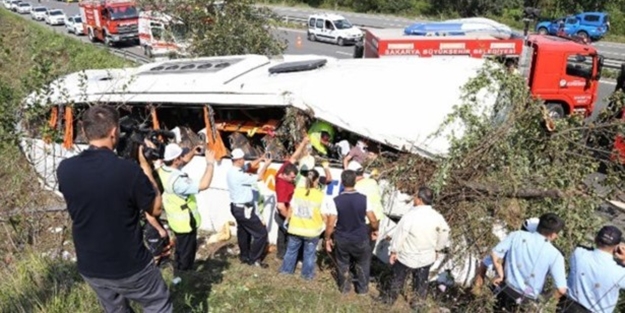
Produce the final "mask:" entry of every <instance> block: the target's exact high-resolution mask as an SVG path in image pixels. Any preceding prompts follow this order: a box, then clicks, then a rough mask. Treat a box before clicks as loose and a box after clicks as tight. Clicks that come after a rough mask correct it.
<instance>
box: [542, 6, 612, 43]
mask: <svg viewBox="0 0 625 313" xmlns="http://www.w3.org/2000/svg"><path fill="white" fill-rule="evenodd" d="M609 30H610V17H609V15H608V13H605V12H584V13H579V14H576V15H569V16H566V17H562V18H559V19H555V20H553V21H543V22H540V23H538V24H536V32H537V33H539V34H542V35H547V34H548V35H557V34H558V33H559V32H561V33H562V34H563V35H566V36H573V35H576V36H579V37H582V38H585V39H590V40H594V41H597V40H599V39H601V38H603V37H604V36H605V35H606V34H607V33H608V31H609Z"/></svg>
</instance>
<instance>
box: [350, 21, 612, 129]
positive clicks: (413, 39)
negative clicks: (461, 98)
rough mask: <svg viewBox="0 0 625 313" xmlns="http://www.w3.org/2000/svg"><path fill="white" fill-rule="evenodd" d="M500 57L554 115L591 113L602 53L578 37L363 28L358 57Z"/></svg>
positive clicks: (595, 98)
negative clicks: (510, 63) (511, 64)
mask: <svg viewBox="0 0 625 313" xmlns="http://www.w3.org/2000/svg"><path fill="white" fill-rule="evenodd" d="M401 56H403V57H406V56H415V57H437V56H458V57H476V58H482V57H485V56H498V57H501V59H504V60H505V59H507V60H512V61H514V62H515V63H517V64H518V67H519V70H520V72H521V73H522V74H523V75H524V76H525V78H526V80H527V83H528V85H529V88H530V90H531V92H532V94H533V95H534V96H536V97H537V98H541V99H543V100H544V101H545V104H546V106H547V108H548V110H549V114H550V116H551V117H553V118H558V117H563V116H566V115H569V114H573V113H578V114H583V115H585V116H589V115H590V114H591V113H592V110H593V108H594V103H595V101H596V100H597V88H598V85H599V79H600V78H601V69H602V67H603V57H602V56H600V55H599V54H598V52H597V50H596V49H595V48H594V47H593V46H591V45H588V44H585V43H584V42H582V41H580V40H577V39H575V38H562V37H555V36H542V35H530V36H528V39H527V40H525V38H523V37H521V36H514V35H513V36H510V37H509V38H501V37H496V36H491V35H488V34H485V33H475V34H466V35H462V36H411V35H404V34H403V30H402V29H365V36H364V39H363V42H362V43H360V44H358V45H357V47H356V48H355V50H354V57H356V58H358V57H364V58H384V57H401Z"/></svg>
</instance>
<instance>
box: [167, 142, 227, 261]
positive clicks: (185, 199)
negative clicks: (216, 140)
mask: <svg viewBox="0 0 625 313" xmlns="http://www.w3.org/2000/svg"><path fill="white" fill-rule="evenodd" d="M201 150H202V149H201V148H200V147H198V148H196V149H194V150H193V151H190V150H189V149H188V148H184V149H183V148H181V147H180V146H179V145H178V144H175V143H170V144H168V145H167V146H166V147H165V156H164V158H163V161H164V165H163V166H162V167H161V168H159V170H158V176H159V177H160V179H161V183H162V184H163V190H164V192H163V208H164V209H165V213H166V214H167V222H168V224H169V227H170V228H171V230H172V231H173V232H174V234H175V235H176V251H175V257H176V264H175V269H176V270H179V271H188V270H191V269H192V267H193V263H194V262H195V253H196V252H197V229H198V227H199V226H200V224H201V222H202V218H201V216H200V213H199V211H198V209H197V202H196V198H195V197H196V195H197V194H198V193H199V192H200V191H202V190H206V189H208V187H209V186H210V184H211V181H212V180H213V168H214V167H213V165H214V164H215V153H214V152H213V151H206V154H205V157H206V169H205V170H204V174H203V175H202V178H201V179H200V181H199V182H195V181H193V180H192V179H191V178H189V176H188V175H187V174H186V173H184V172H183V171H182V168H183V167H184V166H185V165H186V164H187V163H189V162H190V161H191V159H192V158H193V156H194V155H196V154H197V153H200V152H201Z"/></svg>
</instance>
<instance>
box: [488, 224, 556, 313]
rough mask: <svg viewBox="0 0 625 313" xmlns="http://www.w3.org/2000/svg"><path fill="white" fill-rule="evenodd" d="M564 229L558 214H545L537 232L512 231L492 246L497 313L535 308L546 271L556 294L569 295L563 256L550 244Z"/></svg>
mask: <svg viewBox="0 0 625 313" xmlns="http://www.w3.org/2000/svg"><path fill="white" fill-rule="evenodd" d="M563 228H564V221H563V220H562V219H561V218H560V217H559V216H557V215H556V214H554V213H546V214H543V215H542V216H541V217H540V221H539V222H538V228H537V230H536V232H535V233H530V232H525V231H520V230H519V231H515V232H512V233H510V234H509V235H508V236H507V237H506V239H504V240H503V241H502V242H500V243H499V244H498V245H497V246H496V247H495V248H494V249H493V251H492V253H491V257H492V258H493V265H494V266H495V270H496V272H497V276H498V277H497V278H495V279H494V280H493V284H494V285H495V286H497V290H495V292H496V294H497V303H496V307H495V311H496V312H501V311H504V312H516V311H517V310H521V311H523V310H525V309H526V308H532V309H534V310H535V308H536V306H537V304H538V295H540V294H541V292H542V290H543V286H544V284H545V279H546V276H547V273H549V274H550V275H551V277H552V278H553V280H554V284H555V287H556V288H557V293H556V297H560V296H562V295H564V294H566V273H565V269H564V257H563V256H562V254H561V253H560V251H559V250H558V249H557V248H556V247H554V246H553V245H552V244H551V242H552V241H554V240H555V239H556V238H557V237H558V233H559V232H560V231H561V230H562V229H563ZM504 260H505V269H504V265H503V262H504Z"/></svg>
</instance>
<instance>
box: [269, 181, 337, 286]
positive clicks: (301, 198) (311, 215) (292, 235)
mask: <svg viewBox="0 0 625 313" xmlns="http://www.w3.org/2000/svg"><path fill="white" fill-rule="evenodd" d="M319 179H320V175H319V172H317V170H315V169H311V170H308V171H307V172H306V177H305V179H304V180H305V181H306V183H305V186H304V187H298V188H296V189H295V193H294V194H293V199H292V200H291V208H290V215H289V220H288V229H287V231H288V244H287V249H286V254H285V255H284V260H283V262H282V266H281V267H280V273H284V274H293V272H294V271H295V266H296V264H297V259H298V256H299V252H300V249H301V248H303V256H302V277H303V278H304V279H306V280H312V279H313V278H314V277H315V266H316V261H317V244H318V243H319V239H320V237H319V236H320V235H321V234H322V233H323V231H324V229H325V223H326V220H327V219H326V218H325V217H324V216H323V215H322V212H321V210H322V209H321V208H322V203H323V198H324V193H323V191H321V189H320V188H319Z"/></svg>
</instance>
